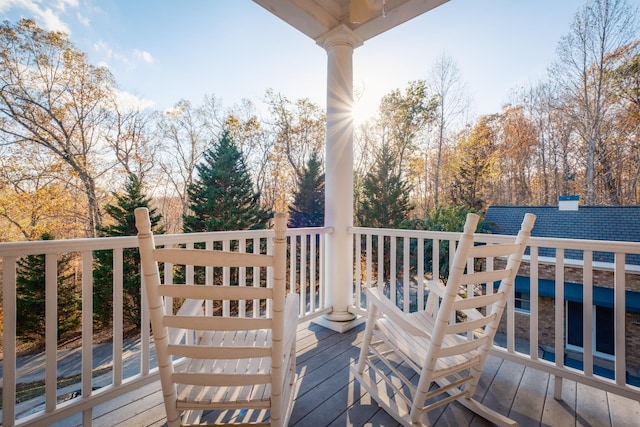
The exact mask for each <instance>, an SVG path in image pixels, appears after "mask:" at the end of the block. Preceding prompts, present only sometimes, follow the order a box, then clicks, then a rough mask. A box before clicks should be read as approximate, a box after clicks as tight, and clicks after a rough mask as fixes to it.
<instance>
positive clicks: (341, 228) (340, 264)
mask: <svg viewBox="0 0 640 427" xmlns="http://www.w3.org/2000/svg"><path fill="white" fill-rule="evenodd" d="M317 43H318V44H319V45H320V46H322V47H323V48H324V49H325V50H326V51H327V63H328V65H327V141H326V156H325V210H324V215H325V216H324V223H325V226H327V227H333V233H332V234H329V235H328V236H327V241H326V250H325V283H326V286H327V300H326V301H327V305H328V306H331V307H332V311H331V312H330V313H328V314H327V315H326V316H325V320H328V321H329V323H334V322H348V321H350V320H353V319H354V318H355V316H354V315H353V314H352V313H349V312H348V310H347V309H348V307H349V306H350V305H351V304H352V300H353V236H352V235H351V234H350V233H349V227H352V226H353V116H352V114H351V112H352V107H353V50H354V49H355V48H356V47H358V46H361V45H362V41H361V40H360V39H359V38H358V37H357V36H356V35H355V34H354V33H353V31H351V29H349V28H348V27H347V26H345V25H342V26H339V27H337V28H334V29H333V30H331V31H329V32H328V33H327V34H325V35H323V36H322V37H320V38H319V39H318V40H317ZM322 324H323V325H325V326H327V327H330V328H332V329H336V330H341V331H344V330H346V329H349V327H347V326H346V325H339V324H338V325H336V324H333V325H331V324H326V322H322Z"/></svg>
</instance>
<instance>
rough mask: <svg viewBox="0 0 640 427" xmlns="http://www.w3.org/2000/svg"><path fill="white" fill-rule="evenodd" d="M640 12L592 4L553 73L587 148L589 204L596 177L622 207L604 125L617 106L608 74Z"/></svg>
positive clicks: (607, 1)
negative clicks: (558, 81)
mask: <svg viewBox="0 0 640 427" xmlns="http://www.w3.org/2000/svg"><path fill="white" fill-rule="evenodd" d="M637 16H638V11H637V8H631V7H630V6H629V5H628V3H627V2H626V0H589V1H588V2H587V3H586V4H585V6H584V7H583V8H582V9H581V10H580V11H579V12H578V13H577V14H576V15H575V17H574V20H573V22H572V24H571V30H570V32H569V34H568V35H566V36H565V37H563V39H562V40H561V42H560V44H559V47H558V53H559V59H558V62H557V63H556V64H555V66H554V70H553V71H554V75H555V76H557V77H558V78H559V79H560V84H561V86H562V87H563V89H564V90H565V93H566V99H567V101H568V102H567V104H566V105H565V107H564V108H565V110H566V111H567V112H570V114H571V116H572V118H573V120H574V121H575V123H576V124H577V129H578V132H579V134H580V137H581V139H582V140H583V142H584V144H585V148H586V155H585V162H586V170H585V181H586V199H587V200H586V202H587V204H589V205H593V204H594V203H595V202H596V197H595V182H596V173H598V174H599V176H600V178H601V179H602V181H603V186H604V192H605V197H606V199H605V200H603V201H606V202H608V203H613V204H619V203H620V199H619V195H618V193H617V189H616V187H617V183H616V182H615V174H614V170H613V169H614V168H615V165H614V164H612V163H611V161H610V160H611V159H610V157H609V156H608V155H607V154H608V151H609V150H608V147H607V145H608V144H610V141H609V140H608V139H607V132H606V127H607V126H610V123H611V115H612V113H613V110H612V108H611V106H612V105H613V103H612V100H611V95H612V93H611V91H610V90H609V88H608V85H607V80H606V76H607V73H608V71H609V70H610V69H612V68H615V66H616V64H617V63H618V61H617V58H616V52H619V51H620V50H621V49H622V48H623V46H625V45H628V44H630V43H631V42H632V38H633V37H634V36H635V34H636V21H635V20H636V17H637Z"/></svg>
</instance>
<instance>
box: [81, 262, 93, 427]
mask: <svg viewBox="0 0 640 427" xmlns="http://www.w3.org/2000/svg"><path fill="white" fill-rule="evenodd" d="M81 256H82V380H81V383H82V397H83V398H85V399H86V398H88V397H90V396H91V394H92V386H93V384H92V371H93V271H92V270H93V252H92V251H83V252H82V253H81ZM92 413H93V411H92V409H91V408H89V409H86V410H84V411H83V413H82V424H83V425H91V419H92V416H91V415H92Z"/></svg>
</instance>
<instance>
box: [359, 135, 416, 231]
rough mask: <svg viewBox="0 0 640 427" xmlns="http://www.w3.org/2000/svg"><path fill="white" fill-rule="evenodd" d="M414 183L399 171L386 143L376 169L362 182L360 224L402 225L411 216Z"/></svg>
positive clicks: (387, 226) (382, 226)
mask: <svg viewBox="0 0 640 427" xmlns="http://www.w3.org/2000/svg"><path fill="white" fill-rule="evenodd" d="M410 191H411V187H410V185H409V184H408V183H407V182H406V181H404V180H403V179H402V177H401V176H400V174H399V173H398V172H397V171H396V162H395V159H394V158H393V156H392V155H391V152H390V150H389V147H388V146H387V145H386V144H384V145H383V147H382V149H381V150H380V153H379V154H378V156H377V157H376V161H375V164H374V167H373V170H371V172H370V173H369V174H367V175H366V176H365V178H364V180H363V184H362V196H361V202H360V206H359V209H358V212H357V218H358V221H359V225H360V226H362V227H374V228H398V226H399V225H400V223H401V222H402V221H404V220H405V219H408V218H409V213H410V212H411V210H412V209H413V205H412V204H411V203H410V202H409V192H410Z"/></svg>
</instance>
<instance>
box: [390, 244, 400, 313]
mask: <svg viewBox="0 0 640 427" xmlns="http://www.w3.org/2000/svg"><path fill="white" fill-rule="evenodd" d="M389 242H390V245H389V248H390V249H389V258H390V262H389V284H390V286H389V287H390V290H389V295H390V296H391V301H393V303H394V304H395V305H396V306H397V305H398V290H397V289H396V271H397V270H396V268H397V267H396V261H397V254H398V252H397V251H398V249H397V238H396V236H389Z"/></svg>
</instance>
